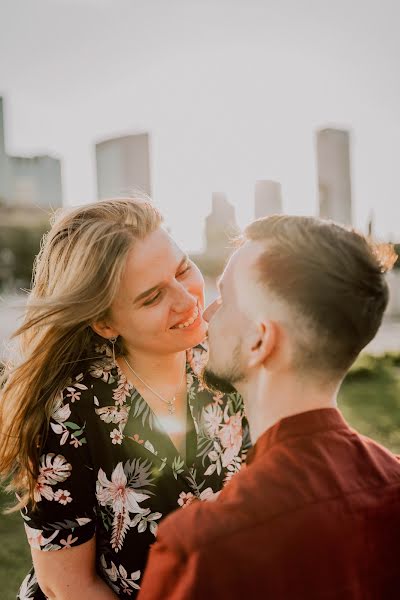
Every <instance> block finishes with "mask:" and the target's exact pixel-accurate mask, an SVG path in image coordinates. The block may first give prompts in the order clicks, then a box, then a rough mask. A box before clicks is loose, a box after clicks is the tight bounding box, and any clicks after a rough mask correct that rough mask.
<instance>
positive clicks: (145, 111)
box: [0, 0, 400, 250]
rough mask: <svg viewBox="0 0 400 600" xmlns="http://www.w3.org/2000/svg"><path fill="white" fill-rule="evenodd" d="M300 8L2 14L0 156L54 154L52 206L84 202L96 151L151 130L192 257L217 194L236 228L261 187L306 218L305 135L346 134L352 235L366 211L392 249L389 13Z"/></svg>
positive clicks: (157, 173)
mask: <svg viewBox="0 0 400 600" xmlns="http://www.w3.org/2000/svg"><path fill="white" fill-rule="evenodd" d="M307 6H308V9H307V11H306V10H305V8H304V6H302V3H295V2H294V1H291V0H286V1H285V2H283V3H280V4H279V5H278V4H276V3H274V2H272V1H268V0H265V1H264V0H263V1H262V2H261V1H256V0H251V1H250V2H249V3H246V5H243V4H242V3H239V2H236V1H232V2H227V1H225V0H220V2H218V3H210V2H205V3H201V5H199V4H198V3H195V2H191V1H190V0H189V1H187V2H182V1H177V0H172V1H171V2H170V3H168V6H166V5H165V4H163V3H161V2H159V1H154V0H150V1H149V2H148V3H146V5H142V4H139V3H138V2H132V1H130V2H127V1H125V0H120V1H118V2H117V3H111V2H108V1H107V0H102V1H101V2H98V3H96V4H95V3H93V2H89V1H88V0H74V1H70V2H67V1H66V0H57V2H49V0H37V2H35V5H34V6H33V5H32V6H30V5H26V4H24V3H22V2H21V0H14V1H13V2H11V1H10V0H5V1H4V3H3V7H2V14H3V19H2V23H1V24H0V81H1V86H2V87H1V89H0V92H1V93H2V94H3V95H5V96H6V98H7V120H8V123H7V130H8V132H7V138H8V152H9V153H10V154H13V155H15V154H17V155H20V154H22V155H23V154H31V153H33V152H35V153H36V152H41V151H42V150H46V152H49V153H51V154H56V155H58V156H62V158H63V179H64V197H65V203H66V204H77V203H84V202H87V201H92V200H94V199H95V198H96V173H95V153H94V144H95V143H96V142H98V141H99V140H101V139H104V138H109V137H118V136H119V135H125V134H126V133H128V134H135V133H141V132H143V131H148V132H149V133H150V135H151V139H152V163H151V173H152V178H153V198H154V200H155V202H156V203H157V204H158V205H159V206H160V208H161V209H162V211H163V212H164V213H165V215H166V217H167V221H168V224H169V226H170V228H171V231H172V233H173V235H174V236H175V237H176V239H177V240H178V242H179V243H180V244H181V245H182V246H183V247H185V248H187V249H188V250H196V249H199V248H200V247H201V245H202V238H203V232H202V228H203V221H204V219H205V217H206V215H207V214H209V212H210V206H211V198H212V193H213V192H214V191H215V190H222V191H224V192H225V193H226V195H227V198H228V199H229V201H230V202H231V203H232V204H233V205H234V206H235V208H236V214H237V220H238V223H239V225H240V226H243V225H244V224H245V223H246V222H248V221H249V220H251V218H252V216H253V197H254V183H255V181H257V180H261V179H269V180H275V181H278V182H280V183H281V186H282V198H283V209H284V211H286V212H290V213H293V214H299V213H305V214H317V212H318V181H317V171H316V159H315V140H314V132H315V130H316V129H317V128H320V127H335V128H340V129H346V130H349V131H350V134H351V138H352V155H351V168H352V172H351V175H352V182H353V188H354V189H353V213H354V224H355V226H356V227H358V228H360V229H362V230H364V231H365V230H366V227H367V223H368V219H369V215H370V214H371V211H373V212H374V215H375V219H374V227H375V232H376V235H377V236H378V237H380V238H384V239H388V238H389V237H390V238H392V239H399V238H400V202H399V200H400V179H399V178H398V176H397V173H398V167H399V153H398V143H399V140H400V122H399V118H398V117H399V106H400V82H399V80H398V78H397V77H396V73H397V71H398V64H397V63H398V56H399V55H400V40H399V37H398V35H397V30H398V24H399V7H398V6H397V4H396V3H394V2H390V1H389V0H383V2H380V3H378V2H371V1H369V2H367V3H366V2H361V1H360V0H355V2H354V3H351V5H349V4H348V3H346V2H344V0H338V2H336V3H334V5H328V4H325V3H324V5H323V6H322V3H321V4H320V3H318V2H313V1H311V2H310V3H308V5H307ZM360 15H362V19H360ZM72 40H73V43H72Z"/></svg>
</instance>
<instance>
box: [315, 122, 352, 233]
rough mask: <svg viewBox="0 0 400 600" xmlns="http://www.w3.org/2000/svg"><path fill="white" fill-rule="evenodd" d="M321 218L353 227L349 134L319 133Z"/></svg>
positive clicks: (342, 132)
mask: <svg viewBox="0 0 400 600" xmlns="http://www.w3.org/2000/svg"><path fill="white" fill-rule="evenodd" d="M317 168H318V190H319V215H320V217H322V218H324V219H332V220H334V221H338V222H339V223H342V224H344V225H351V224H352V211H351V174H350V141H349V132H348V131H343V130H340V129H321V130H319V131H317Z"/></svg>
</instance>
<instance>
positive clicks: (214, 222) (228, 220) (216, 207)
mask: <svg viewBox="0 0 400 600" xmlns="http://www.w3.org/2000/svg"><path fill="white" fill-rule="evenodd" d="M236 233H237V224H236V217H235V209H234V207H233V206H232V204H230V203H229V202H228V200H227V197H226V195H225V194H223V193H222V192H213V195H212V210H211V214H209V215H208V216H207V217H206V227H205V234H206V253H207V255H209V256H213V257H221V258H222V259H225V258H226V257H227V256H228V255H229V253H230V249H229V241H230V238H231V237H232V236H233V235H235V234H236Z"/></svg>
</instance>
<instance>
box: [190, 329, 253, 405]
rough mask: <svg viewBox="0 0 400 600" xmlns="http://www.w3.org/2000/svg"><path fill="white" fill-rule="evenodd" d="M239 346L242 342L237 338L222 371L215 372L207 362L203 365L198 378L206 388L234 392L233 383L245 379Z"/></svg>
mask: <svg viewBox="0 0 400 600" xmlns="http://www.w3.org/2000/svg"><path fill="white" fill-rule="evenodd" d="M241 347H242V343H241V340H239V341H238V342H237V344H236V346H235V348H234V350H233V352H232V362H231V364H230V366H229V367H228V368H227V369H226V370H225V371H224V372H223V373H221V374H218V373H216V372H215V371H213V369H212V368H210V367H209V366H208V364H207V365H206V366H205V367H204V369H203V371H202V373H201V374H200V380H201V382H202V384H203V385H204V386H205V387H206V388H207V389H208V390H210V391H211V392H222V393H223V394H232V393H233V392H236V387H235V384H238V383H239V382H241V381H243V380H244V379H245V374H244V373H243V371H242V368H241Z"/></svg>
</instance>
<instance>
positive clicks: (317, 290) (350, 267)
mask: <svg viewBox="0 0 400 600" xmlns="http://www.w3.org/2000/svg"><path fill="white" fill-rule="evenodd" d="M244 239H245V240H246V239H247V240H253V241H259V242H265V245H266V246H265V252H263V253H262V254H261V256H260V257H259V259H258V261H257V264H256V266H255V268H256V276H257V278H258V281H259V282H260V283H261V284H263V285H264V286H266V288H267V289H268V291H269V292H271V293H272V294H273V295H274V296H275V297H276V298H278V299H279V300H280V301H283V302H284V304H285V305H286V306H288V307H289V309H292V313H293V314H294V315H295V317H296V318H298V319H301V320H302V324H303V327H300V330H301V329H303V330H304V324H306V327H307V329H306V330H307V332H308V333H310V335H308V334H307V335H306V336H303V339H301V340H300V335H299V337H298V339H299V340H300V343H299V344H298V346H299V347H298V351H297V356H295V362H296V364H297V366H299V367H301V368H304V369H306V370H308V369H311V370H315V371H321V372H325V373H326V372H330V373H332V374H333V373H335V374H344V373H345V372H346V371H347V370H348V369H349V367H350V365H351V364H352V363H353V361H354V360H355V358H356V357H357V355H358V354H359V353H360V351H361V350H362V348H364V346H366V344H368V342H370V341H371V340H372V338H373V337H374V336H375V334H376V332H377V331H378V329H379V326H380V324H381V321H382V317H383V314H384V311H385V309H386V306H387V303H388V296H389V293H388V286H387V283H386V279H385V272H386V271H387V270H388V269H390V268H391V267H392V266H393V264H394V262H395V261H396V258H397V256H396V254H395V252H394V250H393V247H392V246H391V245H389V244H381V245H374V244H373V243H372V242H371V241H370V240H369V239H367V238H366V237H364V236H363V235H361V234H359V233H357V232H356V231H354V230H350V229H347V228H345V227H343V226H341V225H338V224H336V223H333V222H332V221H324V220H322V219H317V218H314V217H300V216H286V215H275V216H271V217H265V218H262V219H258V220H257V221H254V222H253V223H251V224H250V225H249V226H248V227H247V228H246V230H245V233H244ZM304 338H306V339H304Z"/></svg>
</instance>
